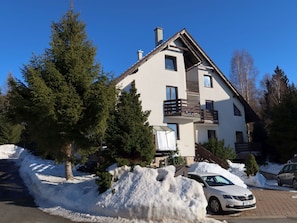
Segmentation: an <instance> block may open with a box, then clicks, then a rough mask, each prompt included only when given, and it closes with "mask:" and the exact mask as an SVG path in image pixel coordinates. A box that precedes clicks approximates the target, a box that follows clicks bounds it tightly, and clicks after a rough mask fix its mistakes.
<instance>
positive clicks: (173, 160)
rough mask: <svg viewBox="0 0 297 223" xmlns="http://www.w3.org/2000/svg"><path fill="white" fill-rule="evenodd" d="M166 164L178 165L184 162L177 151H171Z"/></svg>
mask: <svg viewBox="0 0 297 223" xmlns="http://www.w3.org/2000/svg"><path fill="white" fill-rule="evenodd" d="M167 164H168V165H174V166H180V165H184V164H185V159H184V158H183V157H182V156H180V155H179V152H178V151H174V152H171V153H170V155H169V156H168V158H167Z"/></svg>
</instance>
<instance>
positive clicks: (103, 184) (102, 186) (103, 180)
mask: <svg viewBox="0 0 297 223" xmlns="http://www.w3.org/2000/svg"><path fill="white" fill-rule="evenodd" d="M97 176H99V178H100V179H98V180H97V181H96V183H97V185H98V186H99V188H98V190H99V192H100V193H103V192H105V191H106V190H108V189H109V188H110V187H111V181H112V175H111V174H110V173H108V172H97Z"/></svg>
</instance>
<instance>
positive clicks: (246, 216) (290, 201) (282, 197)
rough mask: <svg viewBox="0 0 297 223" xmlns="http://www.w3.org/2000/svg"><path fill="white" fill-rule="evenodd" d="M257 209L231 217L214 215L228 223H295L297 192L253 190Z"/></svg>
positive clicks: (296, 219)
mask: <svg viewBox="0 0 297 223" xmlns="http://www.w3.org/2000/svg"><path fill="white" fill-rule="evenodd" d="M252 192H253V193H254V195H255V196H256V198H257V208H256V209H254V210H250V211H244V212H242V213H237V214H230V215H212V216H211V217H213V218H215V219H218V220H221V221H222V220H226V221H227V222H228V223H293V222H295V223H296V222H297V191H294V190H292V191H277V190H259V189H255V190H252Z"/></svg>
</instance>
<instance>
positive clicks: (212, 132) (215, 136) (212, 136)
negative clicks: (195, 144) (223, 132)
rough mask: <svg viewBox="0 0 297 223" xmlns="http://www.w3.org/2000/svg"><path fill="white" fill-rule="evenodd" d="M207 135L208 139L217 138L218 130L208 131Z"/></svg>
mask: <svg viewBox="0 0 297 223" xmlns="http://www.w3.org/2000/svg"><path fill="white" fill-rule="evenodd" d="M207 134H208V139H216V138H217V134H216V130H207Z"/></svg>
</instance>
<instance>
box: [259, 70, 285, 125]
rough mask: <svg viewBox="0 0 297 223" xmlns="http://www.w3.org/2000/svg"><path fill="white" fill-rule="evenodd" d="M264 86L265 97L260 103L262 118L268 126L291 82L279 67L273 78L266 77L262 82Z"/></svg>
mask: <svg viewBox="0 0 297 223" xmlns="http://www.w3.org/2000/svg"><path fill="white" fill-rule="evenodd" d="M262 84H263V85H264V88H265V89H264V96H263V98H262V100H261V102H260V104H261V107H262V109H261V110H262V116H263V119H264V120H265V123H266V126H269V125H270V123H271V113H272V109H273V107H274V106H275V105H278V104H279V103H281V101H282V98H283V96H284V95H285V94H286V92H287V91H288V88H289V80H288V78H287V76H286V74H285V72H284V71H283V70H282V69H280V68H279V67H278V66H277V67H276V68H275V70H274V74H273V75H272V76H271V77H269V76H268V77H265V79H264V80H263V81H262Z"/></svg>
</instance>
